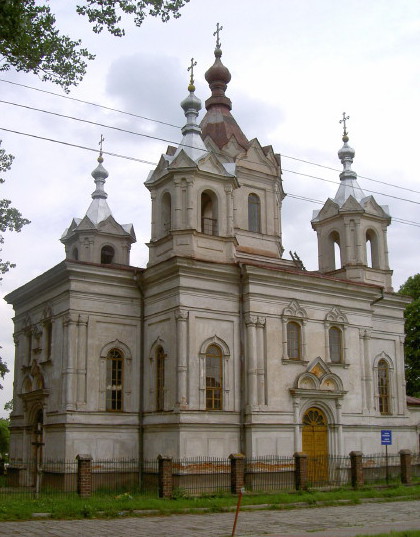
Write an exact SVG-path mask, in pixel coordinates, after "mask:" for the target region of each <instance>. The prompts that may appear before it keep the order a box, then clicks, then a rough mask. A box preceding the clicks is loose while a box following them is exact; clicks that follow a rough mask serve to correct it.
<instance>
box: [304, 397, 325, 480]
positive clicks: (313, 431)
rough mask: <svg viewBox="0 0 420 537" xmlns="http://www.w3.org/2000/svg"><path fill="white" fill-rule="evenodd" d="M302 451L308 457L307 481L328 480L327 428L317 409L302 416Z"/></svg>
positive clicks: (309, 410) (322, 416) (310, 410)
mask: <svg viewBox="0 0 420 537" xmlns="http://www.w3.org/2000/svg"><path fill="white" fill-rule="evenodd" d="M302 451H303V453H306V455H308V481H309V482H310V483H316V482H318V481H325V480H326V479H327V478H328V427H327V419H326V417H325V414H324V413H323V412H322V410H320V409H319V408H315V407H312V408H309V409H308V410H307V412H306V413H305V415H304V416H303V429H302Z"/></svg>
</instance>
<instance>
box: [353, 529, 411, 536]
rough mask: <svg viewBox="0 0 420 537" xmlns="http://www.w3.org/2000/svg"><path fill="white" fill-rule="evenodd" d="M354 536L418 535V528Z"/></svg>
mask: <svg viewBox="0 0 420 537" xmlns="http://www.w3.org/2000/svg"><path fill="white" fill-rule="evenodd" d="M356 537H420V530H407V531H391V533H377V534H375V535H356Z"/></svg>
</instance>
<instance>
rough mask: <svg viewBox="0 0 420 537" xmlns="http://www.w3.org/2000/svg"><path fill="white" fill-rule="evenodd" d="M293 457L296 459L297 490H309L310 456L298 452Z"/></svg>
mask: <svg viewBox="0 0 420 537" xmlns="http://www.w3.org/2000/svg"><path fill="white" fill-rule="evenodd" d="M293 457H294V458H295V487H296V490H306V489H307V488H308V456H307V455H306V453H302V452H300V451H297V452H296V453H294V454H293Z"/></svg>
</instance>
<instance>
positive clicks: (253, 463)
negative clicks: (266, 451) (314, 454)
mask: <svg viewBox="0 0 420 537" xmlns="http://www.w3.org/2000/svg"><path fill="white" fill-rule="evenodd" d="M245 488H246V489H247V490H251V491H275V490H293V489H294V488H295V459H294V458H293V457H279V456H269V457H260V458H257V459H246V463H245Z"/></svg>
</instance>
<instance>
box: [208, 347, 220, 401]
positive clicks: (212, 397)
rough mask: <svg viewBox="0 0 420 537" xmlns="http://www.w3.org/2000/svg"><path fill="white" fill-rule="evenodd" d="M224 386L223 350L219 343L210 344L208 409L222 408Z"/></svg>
mask: <svg viewBox="0 0 420 537" xmlns="http://www.w3.org/2000/svg"><path fill="white" fill-rule="evenodd" d="M222 387H223V362H222V351H221V349H220V347H218V346H217V345H210V346H209V347H208V348H207V352H206V410H222V405H223V400H222Z"/></svg>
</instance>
